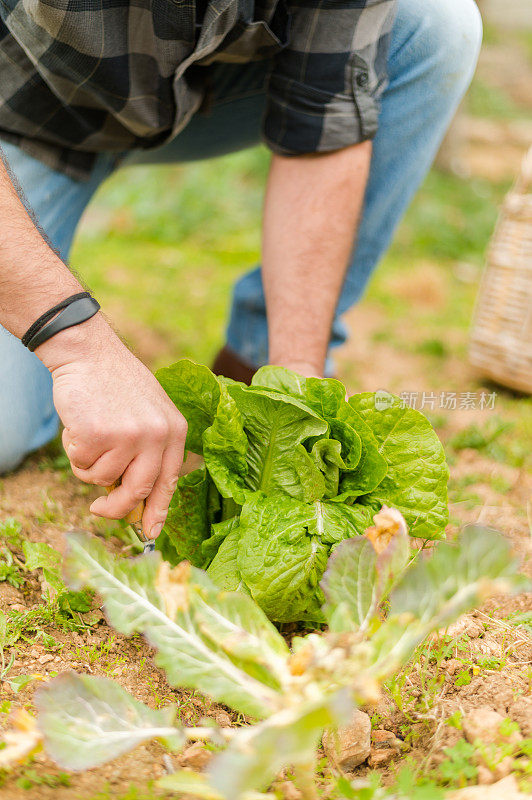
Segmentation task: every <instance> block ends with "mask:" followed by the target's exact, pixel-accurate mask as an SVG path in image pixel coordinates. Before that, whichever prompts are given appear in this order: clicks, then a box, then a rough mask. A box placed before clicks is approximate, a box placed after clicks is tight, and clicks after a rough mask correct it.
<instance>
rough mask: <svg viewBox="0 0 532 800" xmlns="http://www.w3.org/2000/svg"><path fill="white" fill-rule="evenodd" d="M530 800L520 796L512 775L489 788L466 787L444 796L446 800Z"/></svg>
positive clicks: (522, 795) (523, 795) (525, 796)
mask: <svg viewBox="0 0 532 800" xmlns="http://www.w3.org/2000/svg"><path fill="white" fill-rule="evenodd" d="M527 798H528V800H530V795H528V794H522V793H521V792H520V791H519V786H518V785H517V781H516V779H515V778H514V776H513V775H508V777H507V778H503V779H502V781H497V783H492V784H491V786H467V787H466V788H465V789H457V790H456V791H455V792H451V793H450V794H447V795H446V800H527Z"/></svg>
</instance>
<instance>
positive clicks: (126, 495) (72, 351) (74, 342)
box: [35, 314, 187, 538]
mask: <svg viewBox="0 0 532 800" xmlns="http://www.w3.org/2000/svg"><path fill="white" fill-rule="evenodd" d="M35 352H36V355H38V356H39V358H41V360H42V361H43V362H44V363H45V364H46V366H47V367H48V369H49V370H50V372H51V374H52V378H53V384H54V403H55V407H56V409H57V412H58V414H59V416H60V417H61V420H62V422H63V424H64V426H65V429H64V431H63V444H64V446H65V451H66V453H67V455H68V457H69V459H70V463H71V465H72V471H73V472H74V475H76V476H77V477H78V478H80V480H82V481H85V483H94V484H96V485H98V486H110V485H111V484H112V483H114V482H115V481H116V480H118V479H119V478H120V477H121V478H122V481H121V484H120V486H118V487H117V488H116V489H114V490H113V491H112V492H111V493H110V494H109V495H108V496H107V497H99V498H98V499H97V500H95V501H94V503H93V504H92V506H91V511H92V512H93V513H94V514H97V515H99V516H102V517H109V518H111V519H121V518H122V517H125V516H126V514H127V513H128V512H129V511H131V510H132V509H133V508H135V506H136V505H137V504H138V503H139V502H140V501H141V500H144V499H145V500H146V509H145V511H144V516H143V520H142V522H143V528H144V531H145V533H146V535H147V536H150V537H151V538H155V537H156V536H157V535H158V534H159V533H160V531H161V528H162V526H163V523H164V521H165V519H166V514H167V512H168V505H169V503H170V499H171V497H172V495H173V493H174V491H175V487H176V484H177V480H178V476H179V470H180V468H181V464H182V461H183V451H184V444H185V437H186V430H187V425H186V422H185V420H184V418H183V416H182V415H181V414H180V413H179V411H178V410H177V409H176V407H175V406H174V404H173V403H172V401H171V400H170V398H169V397H168V396H167V395H166V393H165V392H164V390H163V389H162V388H161V386H160V385H159V383H158V382H157V381H156V379H155V378H154V377H153V375H152V374H151V372H150V371H149V370H148V369H147V368H146V367H145V366H144V365H143V364H142V363H141V362H140V361H139V360H138V359H137V358H135V356H134V355H133V354H132V353H131V352H130V351H129V350H128V349H127V347H125V346H124V345H123V344H122V342H121V341H120V339H119V338H118V337H117V336H116V335H115V333H114V332H113V331H112V329H111V328H110V327H109V326H108V325H107V323H106V322H105V320H104V319H103V318H102V317H101V315H100V314H97V315H96V316H95V317H93V318H92V319H91V320H89V321H88V322H86V323H83V324H82V325H79V326H77V327H74V328H70V329H69V330H67V331H63V332H61V333H59V334H57V336H54V337H53V338H52V339H50V340H49V341H48V342H45V343H44V344H43V345H41V347H38V348H37V350H36V351H35Z"/></svg>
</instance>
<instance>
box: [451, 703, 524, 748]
mask: <svg viewBox="0 0 532 800" xmlns="http://www.w3.org/2000/svg"><path fill="white" fill-rule="evenodd" d="M503 722H504V717H503V716H502V715H501V714H499V713H497V711H494V710H493V709H492V708H488V707H487V706H481V707H480V708H473V709H472V710H471V711H468V713H467V714H466V715H465V716H464V718H463V720H462V728H463V731H464V736H465V738H466V739H467V741H468V742H470V743H471V744H473V742H475V740H476V739H480V741H481V742H485V743H486V744H502V743H503V742H507V743H510V744H512V743H516V742H519V741H521V739H522V738H523V737H522V736H521V734H520V733H519V731H512V732H511V733H510V734H509V735H507V736H505V735H504V734H502V733H501V725H502V723H503Z"/></svg>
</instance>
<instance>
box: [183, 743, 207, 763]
mask: <svg viewBox="0 0 532 800" xmlns="http://www.w3.org/2000/svg"><path fill="white" fill-rule="evenodd" d="M212 756H213V754H212V753H211V752H210V751H209V750H205V747H204V746H203V744H202V742H194V744H191V745H190V746H189V747H187V748H186V749H185V750H183V752H182V753H181V758H180V761H181V764H182V765H183V766H186V767H192V769H195V770H201V769H204V768H205V767H206V766H207V764H208V763H209V761H210V760H211V758H212Z"/></svg>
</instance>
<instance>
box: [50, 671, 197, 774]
mask: <svg viewBox="0 0 532 800" xmlns="http://www.w3.org/2000/svg"><path fill="white" fill-rule="evenodd" d="M35 705H36V707H37V710H38V714H39V716H38V722H39V728H40V730H41V731H42V733H43V736H44V742H45V746H46V750H47V752H48V753H49V755H50V756H51V757H52V758H53V759H54V761H55V762H56V763H57V764H59V766H60V767H63V768H64V769H69V770H83V769H88V768H90V767H96V766H99V765H100V764H105V763H106V762H107V761H111V760H112V759H113V758H116V757H117V756H119V755H122V753H127V752H129V751H130V750H132V749H133V748H134V747H136V746H137V745H139V744H141V743H142V742H147V741H151V740H152V739H161V740H162V741H163V742H164V744H165V745H166V746H167V747H171V748H172V749H177V748H179V747H180V746H181V745H182V744H183V742H184V741H185V737H184V734H183V733H182V732H180V731H179V729H178V728H177V727H176V725H175V722H174V720H175V707H174V706H169V707H167V708H164V709H152V708H148V706H145V705H144V704H143V703H140V702H139V701H138V700H136V699H135V698H134V697H132V696H131V695H130V694H129V693H128V692H126V691H125V690H124V689H122V688H121V687H120V686H119V685H118V684H117V683H114V682H113V681H111V680H108V679H107V678H97V677H93V676H90V675H76V673H74V672H67V673H64V674H63V675H60V676H59V677H58V678H54V679H52V680H51V681H50V682H49V683H47V684H45V685H44V686H42V687H41V688H40V689H39V690H38V691H37V692H36V695H35Z"/></svg>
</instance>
